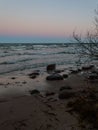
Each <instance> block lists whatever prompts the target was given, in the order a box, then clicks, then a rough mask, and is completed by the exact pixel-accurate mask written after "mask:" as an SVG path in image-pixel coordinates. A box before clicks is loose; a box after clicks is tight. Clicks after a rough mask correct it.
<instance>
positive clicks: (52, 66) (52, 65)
mask: <svg viewBox="0 0 98 130" xmlns="http://www.w3.org/2000/svg"><path fill="white" fill-rule="evenodd" d="M55 69H56V64H50V65H48V66H47V72H53V71H55Z"/></svg>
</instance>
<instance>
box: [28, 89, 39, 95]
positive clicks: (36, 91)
mask: <svg viewBox="0 0 98 130" xmlns="http://www.w3.org/2000/svg"><path fill="white" fill-rule="evenodd" d="M29 92H30V94H31V95H33V94H40V92H39V91H38V90H37V89H34V90H30V91H29Z"/></svg>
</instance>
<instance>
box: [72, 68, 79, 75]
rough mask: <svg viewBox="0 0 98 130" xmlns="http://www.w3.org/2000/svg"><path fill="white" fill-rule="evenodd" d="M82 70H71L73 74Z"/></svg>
mask: <svg viewBox="0 0 98 130" xmlns="http://www.w3.org/2000/svg"><path fill="white" fill-rule="evenodd" d="M79 72H80V71H79V70H78V69H77V70H71V74H77V73H79Z"/></svg>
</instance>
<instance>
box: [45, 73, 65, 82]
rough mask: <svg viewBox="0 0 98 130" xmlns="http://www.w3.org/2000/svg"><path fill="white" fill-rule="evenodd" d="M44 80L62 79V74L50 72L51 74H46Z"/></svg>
mask: <svg viewBox="0 0 98 130" xmlns="http://www.w3.org/2000/svg"><path fill="white" fill-rule="evenodd" d="M46 80H50V81H53V80H63V76H62V75H60V74H57V73H54V74H51V75H49V76H47V77H46Z"/></svg>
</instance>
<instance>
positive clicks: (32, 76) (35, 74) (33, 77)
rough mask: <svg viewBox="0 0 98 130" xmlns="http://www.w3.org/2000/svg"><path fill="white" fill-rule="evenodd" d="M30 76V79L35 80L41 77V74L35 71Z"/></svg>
mask: <svg viewBox="0 0 98 130" xmlns="http://www.w3.org/2000/svg"><path fill="white" fill-rule="evenodd" d="M28 75H29V77H30V78H32V79H35V78H36V77H37V76H38V75H40V73H39V70H35V71H33V72H32V73H30V74H28Z"/></svg>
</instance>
